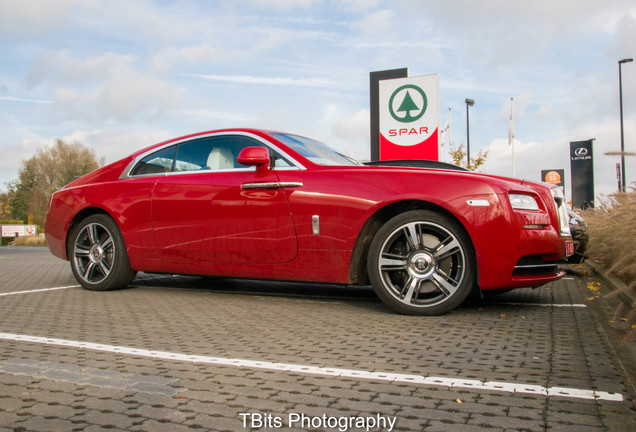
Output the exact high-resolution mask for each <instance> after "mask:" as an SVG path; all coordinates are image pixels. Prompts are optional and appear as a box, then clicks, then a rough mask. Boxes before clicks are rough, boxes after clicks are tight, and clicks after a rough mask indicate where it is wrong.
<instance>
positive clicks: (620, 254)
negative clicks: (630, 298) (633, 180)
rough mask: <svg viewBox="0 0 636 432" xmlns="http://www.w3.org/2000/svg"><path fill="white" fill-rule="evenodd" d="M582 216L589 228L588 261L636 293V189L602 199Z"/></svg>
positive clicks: (631, 188)
mask: <svg viewBox="0 0 636 432" xmlns="http://www.w3.org/2000/svg"><path fill="white" fill-rule="evenodd" d="M635 185H636V184H635ZM582 216H583V217H584V218H585V221H586V222H587V224H588V234H589V243H588V255H589V257H590V258H592V259H593V260H594V261H596V262H598V263H599V264H600V265H601V266H602V267H603V268H604V269H605V270H606V271H607V273H608V274H611V275H613V276H616V277H617V278H619V279H621V280H622V281H623V282H625V283H626V284H627V285H628V289H631V290H636V247H635V245H636V223H635V221H636V187H634V186H632V187H630V191H629V192H624V193H615V194H612V195H609V196H607V197H604V198H603V199H602V200H601V202H600V205H597V207H596V208H594V209H588V210H585V211H584V212H583V213H582Z"/></svg>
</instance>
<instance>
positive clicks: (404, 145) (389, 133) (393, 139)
mask: <svg viewBox="0 0 636 432" xmlns="http://www.w3.org/2000/svg"><path fill="white" fill-rule="evenodd" d="M379 86H380V87H379V114H380V116H379V117H380V125H379V126H380V127H379V129H380V131H379V132H380V160H395V159H429V160H439V149H438V145H439V139H438V134H439V104H440V102H439V76H438V75H426V76H419V77H411V78H399V79H389V80H382V81H380V83H379Z"/></svg>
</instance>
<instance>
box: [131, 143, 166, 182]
mask: <svg viewBox="0 0 636 432" xmlns="http://www.w3.org/2000/svg"><path fill="white" fill-rule="evenodd" d="M176 150H177V146H176V145H174V146H170V147H166V148H164V149H161V150H159V151H156V152H154V153H151V154H149V155H148V156H146V157H145V158H143V159H142V160H140V161H139V163H137V165H135V167H134V168H133V169H132V171H131V172H130V175H143V174H160V173H167V172H171V171H172V164H173V163H174V154H175V151H176Z"/></svg>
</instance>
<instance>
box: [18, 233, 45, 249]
mask: <svg viewBox="0 0 636 432" xmlns="http://www.w3.org/2000/svg"><path fill="white" fill-rule="evenodd" d="M13 245H14V246H46V239H45V238H44V237H43V236H30V235H27V236H20V237H18V238H16V239H15V240H14V241H13Z"/></svg>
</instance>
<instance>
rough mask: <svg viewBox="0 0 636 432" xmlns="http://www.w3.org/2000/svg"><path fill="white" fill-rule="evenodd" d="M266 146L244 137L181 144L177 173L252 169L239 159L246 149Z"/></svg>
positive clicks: (210, 138)
mask: <svg viewBox="0 0 636 432" xmlns="http://www.w3.org/2000/svg"><path fill="white" fill-rule="evenodd" d="M254 146H264V144H263V143H261V142H260V141H257V140H255V139H253V138H250V137H246V136H242V135H219V136H214V137H208V138H201V139H198V140H194V141H189V142H187V143H182V144H179V148H178V149H177V157H176V159H175V166H174V170H175V171H196V170H212V171H218V170H226V169H250V167H248V166H245V165H241V164H240V163H238V162H237V160H236V159H237V158H238V155H239V153H240V152H241V150H243V149H244V148H245V147H254Z"/></svg>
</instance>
